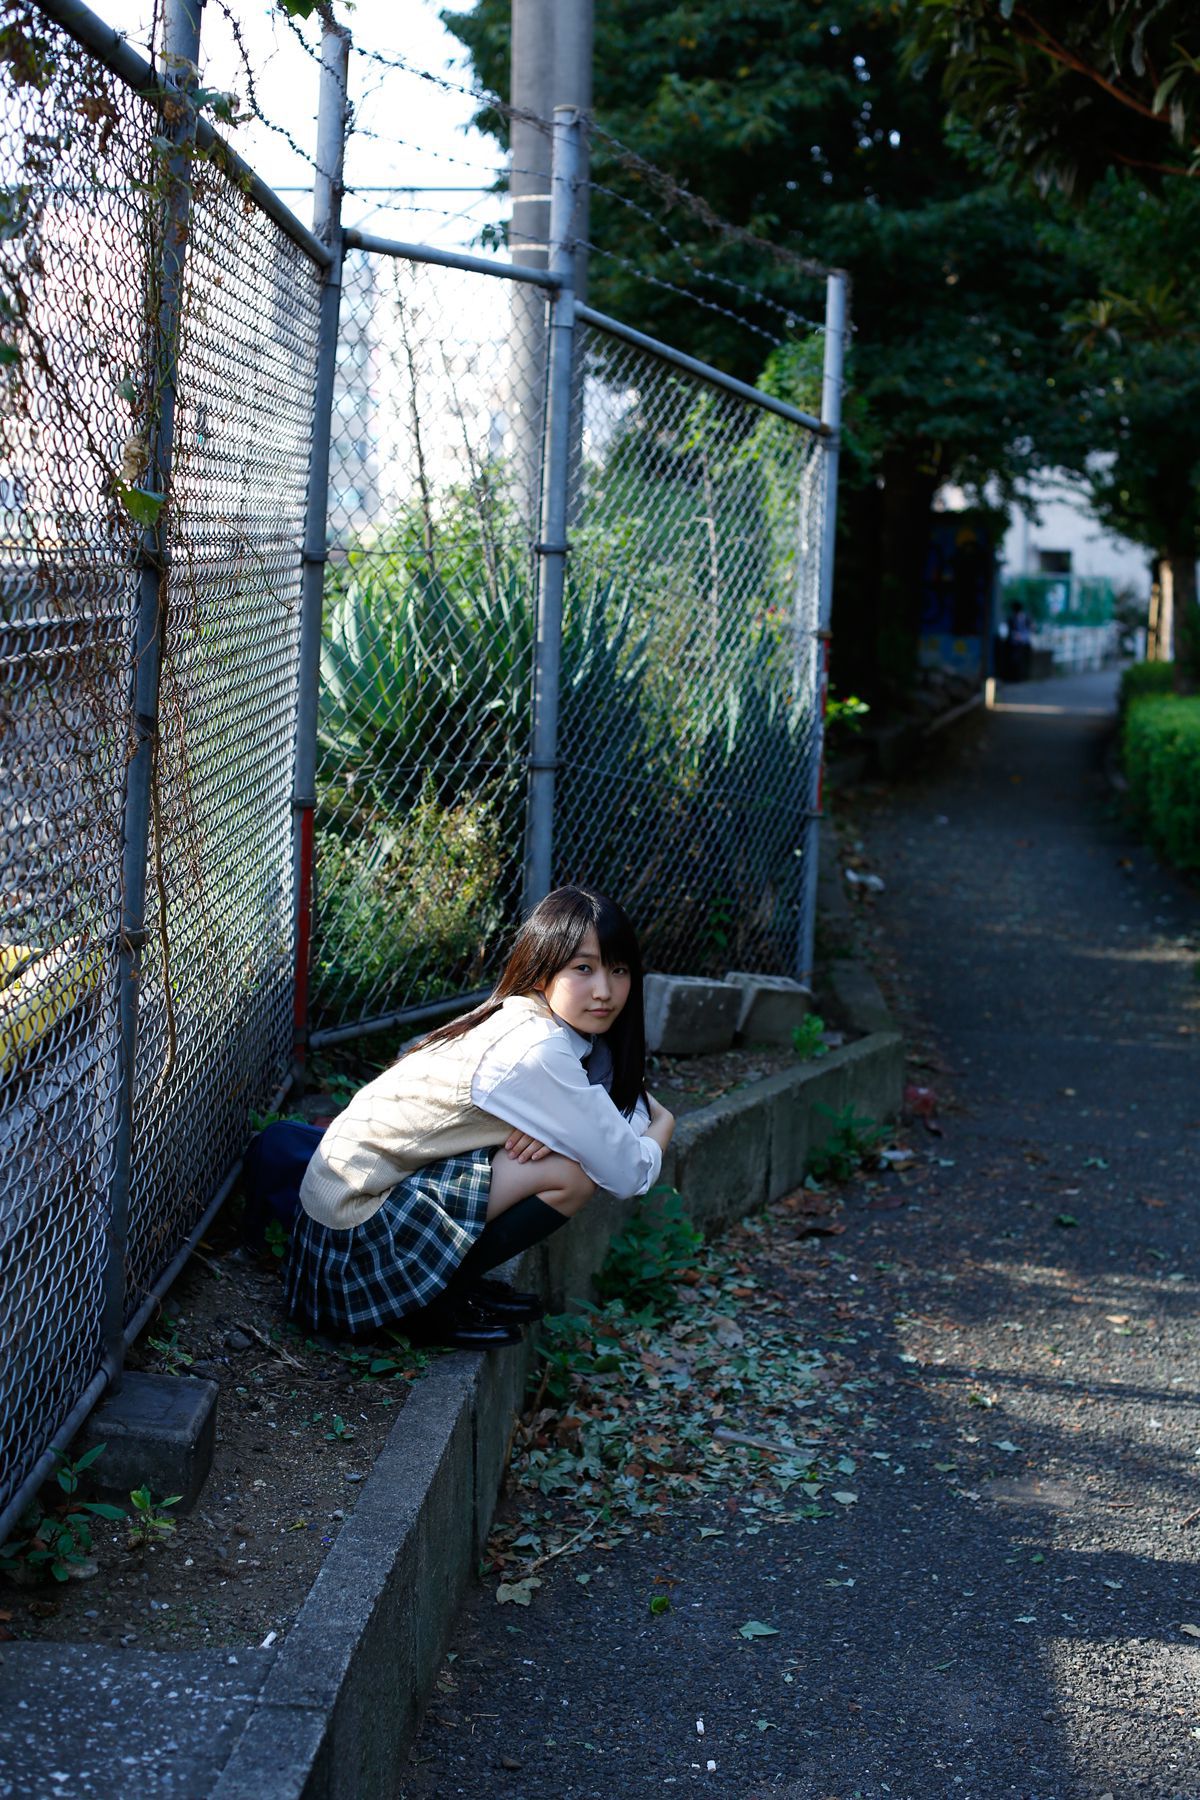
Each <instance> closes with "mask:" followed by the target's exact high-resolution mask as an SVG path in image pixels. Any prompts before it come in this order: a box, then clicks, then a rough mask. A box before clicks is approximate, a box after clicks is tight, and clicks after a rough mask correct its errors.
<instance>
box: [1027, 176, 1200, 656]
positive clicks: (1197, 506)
mask: <svg viewBox="0 0 1200 1800" xmlns="http://www.w3.org/2000/svg"><path fill="white" fill-rule="evenodd" d="M1050 234H1051V237H1052V239H1057V240H1058V241H1059V242H1061V243H1064V244H1065V243H1066V241H1067V240H1068V239H1069V242H1070V250H1071V255H1072V257H1073V259H1074V261H1075V265H1076V267H1077V268H1078V270H1079V278H1080V283H1081V288H1083V291H1084V293H1085V296H1086V297H1085V298H1084V300H1083V302H1082V303H1081V304H1080V305H1079V306H1078V307H1077V308H1076V309H1075V310H1074V311H1073V312H1072V313H1070V314H1068V317H1067V321H1066V323H1067V326H1068V329H1069V331H1070V332H1071V334H1072V336H1073V338H1074V341H1075V344H1076V349H1077V353H1078V357H1079V361H1080V368H1081V373H1082V375H1083V378H1084V399H1083V406H1084V408H1085V411H1086V413H1087V416H1088V418H1089V421H1090V424H1089V433H1088V435H1089V436H1090V437H1091V438H1092V440H1093V442H1094V444H1095V446H1096V448H1097V449H1098V450H1100V451H1103V452H1106V453H1107V454H1105V455H1103V456H1102V457H1101V458H1099V459H1097V458H1092V459H1091V460H1090V461H1089V462H1088V463H1086V464H1085V465H1084V467H1083V471H1082V472H1083V474H1084V476H1085V479H1086V481H1087V484H1088V487H1089V489H1090V497H1091V500H1092V504H1093V506H1094V508H1095V510H1096V512H1097V515H1098V516H1099V517H1100V518H1101V519H1102V521H1103V522H1104V523H1105V524H1107V525H1109V526H1111V527H1112V528H1113V529H1114V530H1117V531H1120V532H1123V533H1124V535H1125V536H1126V537H1130V538H1132V539H1133V540H1134V541H1135V542H1136V543H1141V544H1145V545H1146V547H1147V549H1148V550H1150V551H1151V552H1152V553H1153V554H1154V555H1155V556H1156V557H1157V558H1158V559H1160V560H1161V561H1162V562H1164V563H1166V565H1167V567H1168V568H1169V570H1170V574H1171V585H1172V589H1173V593H1174V604H1175V621H1176V646H1175V647H1176V664H1177V669H1178V673H1179V678H1180V685H1181V686H1187V687H1191V686H1195V685H1197V684H1200V605H1198V603H1197V590H1196V560H1197V557H1200V356H1198V355H1197V345H1198V344H1200V298H1198V296H1200V186H1193V184H1191V183H1188V182H1167V183H1163V184H1162V186H1161V189H1160V191H1159V192H1157V193H1153V192H1147V191H1146V189H1145V188H1144V187H1143V185H1142V183H1141V179H1140V177H1134V176H1130V175H1124V176H1111V175H1110V176H1109V177H1107V178H1106V179H1105V180H1104V181H1103V182H1102V183H1101V184H1100V185H1099V186H1098V187H1097V188H1096V190H1095V191H1094V192H1093V194H1092V195H1091V197H1090V198H1089V200H1088V203H1087V205H1086V206H1084V207H1082V208H1080V209H1078V210H1076V211H1074V212H1073V213H1072V214H1071V215H1070V216H1069V217H1064V218H1063V219H1061V220H1060V222H1059V223H1058V224H1057V225H1056V226H1054V227H1052V228H1050ZM1164 246H1166V247H1167V254H1165V255H1164ZM1089 290H1090V292H1089Z"/></svg>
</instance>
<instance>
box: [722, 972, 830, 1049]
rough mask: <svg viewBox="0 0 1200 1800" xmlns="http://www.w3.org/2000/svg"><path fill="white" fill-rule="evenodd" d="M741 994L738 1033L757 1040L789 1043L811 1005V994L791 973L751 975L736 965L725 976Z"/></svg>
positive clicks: (764, 1042) (763, 1042)
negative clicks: (794, 979) (736, 967)
mask: <svg viewBox="0 0 1200 1800" xmlns="http://www.w3.org/2000/svg"><path fill="white" fill-rule="evenodd" d="M725 979H726V981H727V982H728V983H729V984H730V985H731V986H732V987H736V988H737V989H738V990H739V991H740V993H741V996H742V1003H741V1007H740V1008H739V1011H738V1022H737V1030H738V1036H739V1037H741V1038H745V1039H747V1040H748V1041H749V1042H751V1043H755V1044H790V1043H791V1041H792V1032H793V1031H794V1029H795V1028H796V1026H797V1025H803V1023H804V1020H805V1018H806V1017H807V1015H808V1011H809V1008H810V1007H811V1005H812V994H811V993H810V992H809V990H808V989H807V988H806V987H805V986H804V985H803V984H802V983H801V982H799V981H793V980H792V978H791V977H790V976H789V975H748V974H744V973H742V971H740V970H737V969H733V970H730V972H729V973H728V974H727V975H726V977H725Z"/></svg>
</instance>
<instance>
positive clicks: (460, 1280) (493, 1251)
mask: <svg viewBox="0 0 1200 1800" xmlns="http://www.w3.org/2000/svg"><path fill="white" fill-rule="evenodd" d="M566 1222H567V1221H566V1217H565V1215H564V1214H563V1213H560V1212H559V1211H558V1210H557V1208H556V1207H553V1206H548V1205H547V1204H546V1202H545V1201H544V1200H542V1199H539V1197H538V1196H537V1195H536V1194H531V1195H530V1196H529V1198H528V1199H526V1200H518V1201H517V1202H516V1204H515V1206H510V1207H508V1208H507V1210H506V1211H505V1212H502V1213H498V1214H497V1216H496V1217H495V1218H494V1219H489V1220H488V1222H487V1224H486V1225H485V1226H484V1228H483V1230H482V1231H481V1232H480V1234H479V1236H478V1237H477V1238H476V1240H475V1242H474V1243H473V1244H472V1245H471V1248H470V1249H469V1250H468V1251H467V1254H466V1255H465V1256H464V1257H463V1259H462V1261H461V1262H460V1263H459V1265H458V1267H457V1269H455V1271H454V1273H453V1275H452V1276H451V1277H450V1280H449V1282H448V1283H447V1285H446V1286H445V1288H443V1290H442V1292H441V1294H440V1295H439V1296H438V1298H439V1299H446V1298H449V1297H450V1296H451V1295H452V1294H461V1293H463V1292H465V1291H466V1289H467V1288H469V1287H471V1286H473V1285H474V1283H475V1282H477V1281H478V1280H479V1279H480V1277H481V1276H483V1275H486V1274H487V1272H488V1270H489V1269H498V1268H499V1267H500V1264H501V1263H506V1262H507V1261H508V1259H509V1258H510V1257H511V1256H517V1255H519V1254H520V1252H521V1251H522V1250H528V1249H530V1248H531V1247H532V1246H533V1245H534V1244H540V1243H541V1241H542V1239H543V1238H548V1237H549V1236H550V1234H551V1232H554V1231H557V1230H558V1228H559V1226H560V1225H565V1224H566Z"/></svg>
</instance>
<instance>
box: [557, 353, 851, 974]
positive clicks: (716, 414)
mask: <svg viewBox="0 0 1200 1800" xmlns="http://www.w3.org/2000/svg"><path fill="white" fill-rule="evenodd" d="M580 339H581V341H580V342H579V344H578V353H579V362H580V366H581V367H582V369H583V370H584V371H585V386H584V399H583V409H582V445H581V453H580V454H579V456H578V457H577V458H576V467H575V479H574V493H573V506H572V512H573V520H574V522H573V526H572V532H571V540H572V555H571V561H570V575H569V579H568V587H567V600H566V608H565V618H566V623H565V630H564V646H563V665H564V666H563V680H562V701H561V720H560V726H559V754H560V758H561V767H560V773H559V780H558V789H557V796H556V799H557V805H556V812H555V831H554V844H555V874H556V879H557V880H559V881H581V882H591V883H593V884H595V885H598V886H600V887H602V888H604V889H605V890H606V891H608V892H610V893H612V894H614V895H617V896H619V897H620V898H621V900H622V902H623V903H624V904H625V905H626V907H627V908H628V909H629V911H630V913H631V915H632V916H633V919H634V922H635V923H636V925H637V926H638V930H639V935H640V937H641V939H642V942H643V944H644V947H645V952H646V957H647V960H648V962H649V964H650V966H651V967H653V968H657V969H662V970H667V971H672V972H676V973H687V974H692V975H708V974H716V975H720V974H722V973H723V972H724V971H725V970H727V969H729V968H740V969H759V970H764V971H768V972H770V973H773V974H795V973H798V971H799V966H800V958H801V942H802V918H801V912H802V904H803V896H804V891H805V886H804V867H803V862H804V854H805V849H806V838H807V835H808V831H807V819H808V809H809V792H810V788H811V785H812V772H813V760H814V758H815V757H816V756H817V755H818V753H819V733H820V718H819V705H818V692H817V677H818V673H819V663H818V661H817V659H816V657H815V654H814V652H815V649H816V632H817V625H818V614H819V574H820V558H819V554H818V547H819V538H820V520H821V505H822V492H821V461H822V459H821V454H820V448H819V440H818V439H816V438H814V437H813V435H812V434H811V433H809V432H806V431H805V430H803V429H802V428H801V427H799V426H797V425H796V424H794V423H792V422H791V421H790V420H787V419H783V418H781V417H779V416H778V415H777V414H776V413H774V412H770V411H767V410H765V409H764V408H762V407H761V406H758V405H756V404H755V403H754V402H753V401H749V400H746V399H743V398H741V397H739V396H738V395H736V394H733V393H731V392H729V391H728V390H725V389H722V388H719V387H715V386H712V385H710V384H708V383H706V382H704V381H702V380H699V379H697V378H696V376H695V375H693V374H690V373H686V372H684V371H682V370H680V369H679V368H677V367H673V366H672V365H671V364H670V363H669V362H666V361H664V360H663V359H662V358H660V357H657V356H655V355H653V354H651V353H648V352H647V351H646V350H644V349H642V348H640V347H638V346H636V345H632V344H630V343H628V342H625V341H623V340H622V339H621V338H620V337H617V336H615V335H613V334H611V333H610V332H607V331H605V330H604V329H602V328H598V327H597V326H595V325H587V326H584V327H582V328H581V331H580Z"/></svg>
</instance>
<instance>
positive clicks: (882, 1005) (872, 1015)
mask: <svg viewBox="0 0 1200 1800" xmlns="http://www.w3.org/2000/svg"><path fill="white" fill-rule="evenodd" d="M822 1003H823V1004H824V1005H826V1006H827V1007H828V1010H829V1016H830V1018H831V1019H833V1020H836V1022H837V1023H838V1024H839V1025H844V1026H846V1027H847V1028H848V1029H849V1030H850V1031H862V1032H872V1031H892V1030H894V1026H893V1024H892V1015H891V1013H890V1012H889V1011H888V1008H887V1002H886V1001H885V1000H884V997H883V995H882V993H881V992H880V990H879V983H878V982H877V981H876V979H875V977H874V976H873V975H872V973H871V971H870V970H869V969H868V968H866V967H864V965H863V964H862V963H859V962H852V961H850V960H849V959H845V960H840V961H839V960H835V961H833V962H831V963H830V964H829V967H828V968H827V969H826V970H825V973H824V976H823V978H822Z"/></svg>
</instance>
